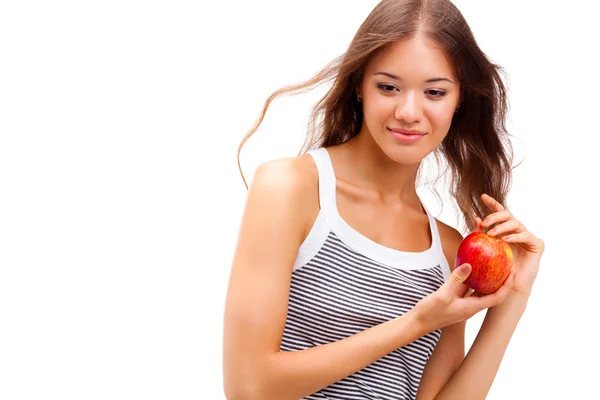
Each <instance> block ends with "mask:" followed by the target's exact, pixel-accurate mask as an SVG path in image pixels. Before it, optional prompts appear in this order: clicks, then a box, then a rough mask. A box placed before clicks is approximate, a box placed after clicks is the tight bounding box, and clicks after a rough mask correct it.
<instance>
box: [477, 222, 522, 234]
mask: <svg viewBox="0 0 600 400" xmlns="http://www.w3.org/2000/svg"><path fill="white" fill-rule="evenodd" d="M525 231H526V229H525V226H523V224H522V223H520V222H519V221H517V220H516V219H511V220H509V221H506V222H504V223H502V224H500V225H497V226H495V227H494V228H493V229H490V230H489V231H488V232H487V234H488V235H490V236H501V235H504V234H508V233H522V232H525Z"/></svg>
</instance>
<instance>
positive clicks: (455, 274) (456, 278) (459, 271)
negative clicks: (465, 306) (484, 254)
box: [450, 264, 471, 292]
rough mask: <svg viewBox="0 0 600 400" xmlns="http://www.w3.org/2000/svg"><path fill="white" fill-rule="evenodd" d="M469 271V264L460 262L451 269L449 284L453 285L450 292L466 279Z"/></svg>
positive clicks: (454, 290) (460, 285) (455, 289)
mask: <svg viewBox="0 0 600 400" xmlns="http://www.w3.org/2000/svg"><path fill="white" fill-rule="evenodd" d="M470 273H471V265H470V264H462V265H461V266H460V267H458V268H454V271H452V275H450V285H451V286H453V290H452V292H456V291H457V290H458V288H460V287H462V286H463V285H462V284H463V282H464V281H465V280H467V278H468V277H469V274H470Z"/></svg>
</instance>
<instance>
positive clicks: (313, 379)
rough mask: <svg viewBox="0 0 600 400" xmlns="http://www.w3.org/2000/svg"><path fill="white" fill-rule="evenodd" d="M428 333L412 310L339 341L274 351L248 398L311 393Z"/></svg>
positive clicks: (270, 397)
mask: <svg viewBox="0 0 600 400" xmlns="http://www.w3.org/2000/svg"><path fill="white" fill-rule="evenodd" d="M425 333H426V332H425ZM425 333H424V332H422V327H421V326H420V325H419V323H418V321H417V320H416V319H415V318H414V317H413V313H412V312H411V311H409V312H407V313H406V314H403V315H402V316H400V317H397V318H395V319H393V320H390V321H388V322H385V323H382V324H380V325H377V326H374V327H372V328H369V329H367V330H365V331H362V332H359V333H357V334H355V335H353V336H350V337H348V338H345V339H342V340H340V341H337V342H333V343H328V344H325V345H321V346H316V347H312V348H309V349H306V350H300V351H281V352H278V353H275V354H273V355H272V356H270V358H269V360H268V361H267V362H266V363H265V364H266V365H265V366H264V368H262V369H261V371H257V372H258V373H259V376H255V379H256V380H257V381H258V382H256V383H257V384H258V387H255V391H254V393H253V394H252V395H251V396H249V397H247V398H253V399H254V398H256V399H261V400H265V399H277V400H285V399H298V398H302V397H305V396H308V395H309V394H312V393H315V392H317V391H319V390H321V389H322V388H324V387H326V386H329V385H331V384H333V383H335V382H337V381H339V380H341V379H343V378H345V377H347V376H348V375H351V374H353V373H355V372H357V371H359V370H361V369H362V368H365V367H367V366H368V365H370V364H372V363H373V362H375V361H377V360H378V359H380V358H382V357H384V356H385V355H387V354H389V353H391V352H392V351H394V350H395V349H397V348H399V347H402V346H405V345H407V344H409V343H412V342H413V341H415V340H417V339H418V338H419V337H421V336H422V335H423V334H425Z"/></svg>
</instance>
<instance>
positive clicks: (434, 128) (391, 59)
mask: <svg viewBox="0 0 600 400" xmlns="http://www.w3.org/2000/svg"><path fill="white" fill-rule="evenodd" d="M359 93H360V97H361V99H362V107H363V114H364V119H363V127H362V130H361V135H362V134H367V135H370V136H371V137H372V138H373V140H374V141H375V143H376V144H377V145H378V146H379V147H380V148H381V150H382V151H383V152H384V153H385V154H386V155H387V156H388V157H389V158H390V159H392V160H394V161H396V162H398V163H402V164H416V163H418V162H420V161H421V160H422V159H423V158H425V157H426V156H427V155H428V154H429V153H431V152H432V151H433V150H435V148H436V147H437V146H438V145H439V144H440V143H441V142H442V140H443V139H444V137H446V134H447V133H448V130H449V128H450V124H451V122H452V117H453V116H454V112H455V111H456V108H457V107H458V104H459V99H460V85H459V83H458V80H457V79H456V77H455V76H454V72H453V70H452V67H451V65H450V63H449V62H448V60H447V59H446V57H445V55H444V53H443V52H442V51H441V50H440V49H439V48H438V47H437V46H436V45H435V44H433V43H432V42H431V41H429V40H428V39H426V38H422V37H420V36H417V37H415V38H412V39H407V40H402V41H399V42H396V43H394V44H393V45H391V46H389V47H387V48H386V49H384V50H382V51H381V52H379V53H377V54H376V55H375V56H374V57H373V58H372V59H371V60H370V62H369V64H368V65H367V67H366V70H365V75H364V78H363V81H362V85H361V88H360V89H359ZM401 130H414V131H417V132H415V133H416V134H415V135H405V134H402V133H401V132H393V131H401Z"/></svg>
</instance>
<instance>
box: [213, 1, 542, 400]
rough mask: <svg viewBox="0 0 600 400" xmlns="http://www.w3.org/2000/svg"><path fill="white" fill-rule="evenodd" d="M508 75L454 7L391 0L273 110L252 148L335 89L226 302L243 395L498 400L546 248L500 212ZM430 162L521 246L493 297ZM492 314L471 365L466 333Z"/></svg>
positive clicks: (259, 218) (277, 177) (238, 267)
mask: <svg viewBox="0 0 600 400" xmlns="http://www.w3.org/2000/svg"><path fill="white" fill-rule="evenodd" d="M499 71H500V67H498V66H497V65H494V64H492V63H491V62H490V61H489V60H488V58H487V57H486V56H485V54H484V53H483V52H482V51H481V50H480V49H479V48H478V46H477V44H476V42H475V39H474V38H473V35H472V33H471V31H470V29H469V27H468V25H467V23H466V22H465V20H464V18H463V16H462V15H461V13H460V12H459V11H458V10H457V9H456V7H455V6H454V5H453V4H452V3H450V2H449V1H447V0H429V1H424V0H423V1H419V0H384V1H382V2H381V3H379V4H378V5H377V7H376V8H375V9H374V10H373V11H372V13H371V14H370V15H369V16H368V18H367V19H366V20H365V22H364V23H363V25H362V26H361V27H360V29H359V31H358V32H357V34H356V36H355V38H354V40H353V42H352V43H351V45H350V47H349V49H348V50H347V52H346V53H345V54H344V55H343V56H342V57H340V58H339V59H338V60H337V62H335V63H333V64H331V65H329V66H328V67H326V68H325V69H324V70H323V71H321V72H320V73H319V74H318V75H317V76H316V77H315V78H314V79H313V80H311V81H309V82H307V83H305V84H303V85H300V86H297V87H293V88H290V89H287V90H284V91H279V92H276V93H275V94H273V95H272V96H271V98H269V99H268V101H267V104H266V105H265V108H264V110H263V114H262V116H261V119H259V121H258V123H257V125H256V126H255V127H254V128H253V129H252V130H251V132H250V133H249V135H248V136H246V138H245V139H244V141H243V142H242V145H243V143H244V142H245V141H246V140H247V139H248V137H249V136H250V135H251V134H252V133H253V132H254V131H255V130H256V129H257V128H258V125H259V124H260V122H261V121H262V117H264V113H265V112H266V109H267V107H268V105H269V103H270V102H271V100H272V99H273V98H274V97H275V96H277V95H279V94H281V93H283V92H290V91H299V90H302V89H306V88H308V87H311V86H314V85H315V84H317V83H322V82H324V81H326V80H328V79H332V80H333V85H332V87H331V90H329V92H328V93H327V95H326V96H325V97H324V98H323V99H322V100H321V101H320V102H319V103H318V104H317V106H316V108H315V110H314V114H313V121H312V128H313V129H312V131H311V132H312V133H313V136H309V138H308V140H307V144H308V145H307V146H305V149H303V151H304V150H307V149H310V151H308V152H307V153H303V152H302V151H301V155H299V156H298V157H296V158H287V159H281V160H275V161H270V162H266V163H264V164H262V165H260V166H259V167H258V169H257V170H256V173H255V175H254V179H253V181H252V184H251V186H250V189H249V192H248V198H247V203H246V209H245V212H244V216H243V219H242V224H241V228H240V232H239V239H238V245H237V248H236V253H235V257H234V262H233V266H232V270H231V276H230V281H229V287H228V293H227V301H226V307H225V325H224V343H223V347H224V349H223V350H224V353H223V356H224V365H223V367H224V389H225V393H226V395H227V398H228V399H261V400H264V399H274V400H275V399H276V400H284V399H299V398H305V399H415V398H417V399H469V400H476V399H483V398H485V397H486V395H487V393H488V391H489V389H490V387H491V385H492V382H493V380H494V377H495V375H496V372H497V370H498V368H499V365H500V362H501V360H502V357H503V354H504V352H505V350H506V347H507V346H508V343H509V341H510V338H511V335H512V333H513V331H514V329H515V328H516V326H517V324H518V322H519V319H520V318H521V316H522V314H523V312H524V311H525V308H526V305H527V301H528V297H529V295H530V293H531V288H532V285H533V283H534V280H535V277H536V275H537V271H538V266H539V262H540V258H541V256H542V253H543V250H544V243H543V242H542V240H540V239H538V238H537V237H536V236H534V235H533V234H532V233H531V232H529V231H528V230H526V228H525V226H523V224H522V223H521V222H519V221H518V220H517V219H516V218H515V217H514V216H513V215H512V214H511V213H510V212H509V211H508V210H507V209H505V208H504V206H503V205H502V204H503V203H504V201H505V198H506V195H507V191H508V188H509V186H510V171H511V163H512V153H511V148H510V144H509V142H508V140H507V133H506V131H505V124H504V119H505V113H506V108H507V104H506V103H507V102H506V94H505V87H504V86H503V83H502V80H501V78H500V75H499ZM319 117H322V119H323V120H322V123H321V124H319V129H315V126H316V124H315V121H316V120H317V118H319ZM240 146H241V145H240ZM430 153H434V154H437V155H439V157H440V158H441V159H442V160H444V161H445V163H446V164H447V166H448V169H449V173H450V176H451V179H452V180H451V183H452V185H451V186H452V187H451V195H452V196H453V197H454V199H455V200H456V203H457V204H458V206H459V208H460V210H461V214H462V216H463V217H464V220H465V224H466V226H467V227H468V228H469V229H470V230H472V231H483V230H486V231H487V234H489V235H491V236H497V237H500V238H502V239H504V240H505V241H506V242H508V243H509V244H510V245H511V247H512V249H513V252H514V265H513V270H514V273H513V274H511V275H510V276H509V278H507V279H506V281H505V282H504V285H503V286H502V287H501V288H500V289H498V290H497V291H496V292H495V293H493V294H489V295H485V296H484V295H479V294H477V293H475V294H473V293H472V291H471V290H469V289H468V287H467V286H466V285H465V284H464V283H463V282H464V281H465V279H466V278H467V277H468V275H469V273H470V266H469V265H468V264H464V265H458V266H456V268H454V262H455V256H456V253H457V248H458V245H459V243H460V242H461V240H462V238H463V237H462V235H461V234H460V233H459V232H458V231H457V230H456V229H454V228H452V227H450V226H448V225H445V224H444V223H442V222H440V221H437V220H436V219H435V218H434V217H433V216H432V215H431V213H430V212H429V211H428V209H427V208H426V207H425V206H424V205H423V204H422V202H421V201H420V199H419V196H418V195H417V192H416V184H417V181H418V174H419V168H420V166H421V164H422V163H421V162H422V161H423V159H424V158H425V157H426V156H427V155H429V154H430ZM238 155H239V153H238ZM484 309H487V311H486V315H485V320H484V322H483V324H482V326H481V329H480V331H479V333H478V335H477V338H476V340H475V341H474V343H473V345H472V347H471V348H470V350H469V352H468V353H467V354H466V355H465V348H464V332H465V321H466V320H467V319H468V318H470V317H471V316H472V315H474V314H475V313H477V312H479V311H481V310H484Z"/></svg>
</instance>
